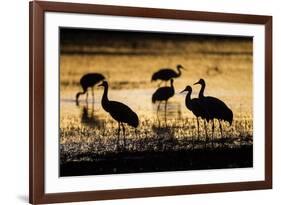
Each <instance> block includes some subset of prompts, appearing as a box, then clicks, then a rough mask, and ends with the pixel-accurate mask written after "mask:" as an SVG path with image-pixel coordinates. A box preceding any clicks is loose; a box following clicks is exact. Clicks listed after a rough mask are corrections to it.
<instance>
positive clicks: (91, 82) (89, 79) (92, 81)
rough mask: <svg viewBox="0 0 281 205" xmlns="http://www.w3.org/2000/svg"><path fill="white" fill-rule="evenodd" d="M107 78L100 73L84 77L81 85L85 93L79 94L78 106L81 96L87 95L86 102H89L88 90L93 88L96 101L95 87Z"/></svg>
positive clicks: (77, 98)
mask: <svg viewBox="0 0 281 205" xmlns="http://www.w3.org/2000/svg"><path fill="white" fill-rule="evenodd" d="M104 79H105V77H104V76H103V75H102V74H100V73H88V74H86V75H83V76H82V78H81V79H80V85H81V87H82V89H83V92H78V93H77V94H76V104H77V105H79V96H80V95H82V94H85V93H86V102H88V92H87V91H88V88H92V96H93V99H94V86H95V85H96V84H97V83H99V82H100V81H102V80H104Z"/></svg>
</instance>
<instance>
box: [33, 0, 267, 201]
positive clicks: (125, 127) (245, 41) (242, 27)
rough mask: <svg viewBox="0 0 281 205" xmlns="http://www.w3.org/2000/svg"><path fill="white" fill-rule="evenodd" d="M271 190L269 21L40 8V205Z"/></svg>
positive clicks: (36, 97)
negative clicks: (45, 204) (41, 204)
mask: <svg viewBox="0 0 281 205" xmlns="http://www.w3.org/2000/svg"><path fill="white" fill-rule="evenodd" d="M271 187H272V17H271V16H259V15H245V14H243V15H241V14H226V13H212V12H198V11H183V10H168V9H152V8H134V7H117V6H104V5H92V4H75V3H57V2H45V1H44V2H41V1H33V2H30V203H34V204H38V203H57V202H74V201H87V200H103V199H120V198H133V197H152V196H165V195H179V194H196V193H211V192H226V191H239V190H254V189H269V188H271Z"/></svg>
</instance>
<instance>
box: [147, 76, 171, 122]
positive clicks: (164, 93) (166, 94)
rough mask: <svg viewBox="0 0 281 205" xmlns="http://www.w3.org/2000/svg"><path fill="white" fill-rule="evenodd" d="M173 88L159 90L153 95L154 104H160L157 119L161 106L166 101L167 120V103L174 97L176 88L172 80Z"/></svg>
mask: <svg viewBox="0 0 281 205" xmlns="http://www.w3.org/2000/svg"><path fill="white" fill-rule="evenodd" d="M170 82H171V86H170V87H168V86H166V87H160V88H158V89H157V90H156V91H155V92H154V93H153V95H152V103H156V102H157V101H158V102H159V104H158V106H157V117H158V111H159V108H160V104H161V102H162V101H165V120H166V112H167V102H168V100H169V99H170V98H171V97H173V96H174V94H175V88H174V84H173V83H174V80H173V79H171V80H170Z"/></svg>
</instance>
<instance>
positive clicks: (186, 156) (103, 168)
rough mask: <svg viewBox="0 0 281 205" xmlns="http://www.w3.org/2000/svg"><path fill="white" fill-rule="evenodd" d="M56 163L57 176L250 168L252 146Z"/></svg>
mask: <svg viewBox="0 0 281 205" xmlns="http://www.w3.org/2000/svg"><path fill="white" fill-rule="evenodd" d="M81 157H83V156H81ZM84 157H87V158H91V161H71V162H65V163H63V164H60V176H61V177H65V176H84V175H105V174H125V173H145V172H164V171H184V170H186V171H187V170H207V169H227V168H247V167H253V146H252V145H244V146H240V147H236V148H229V147H225V148H222V147H220V148H217V149H210V148H208V149H195V150H178V151H165V152H163V151H161V152H160V151H157V152H156V151H155V152H154V151H146V152H127V151H122V152H119V153H108V154H105V155H95V156H89V155H85V156H84Z"/></svg>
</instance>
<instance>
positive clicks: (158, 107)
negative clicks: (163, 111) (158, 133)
mask: <svg viewBox="0 0 281 205" xmlns="http://www.w3.org/2000/svg"><path fill="white" fill-rule="evenodd" d="M160 105H161V101H160V102H159V104H158V106H157V111H156V116H157V120H158V124H159V126H160V119H159V116H158V112H159V109H160Z"/></svg>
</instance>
